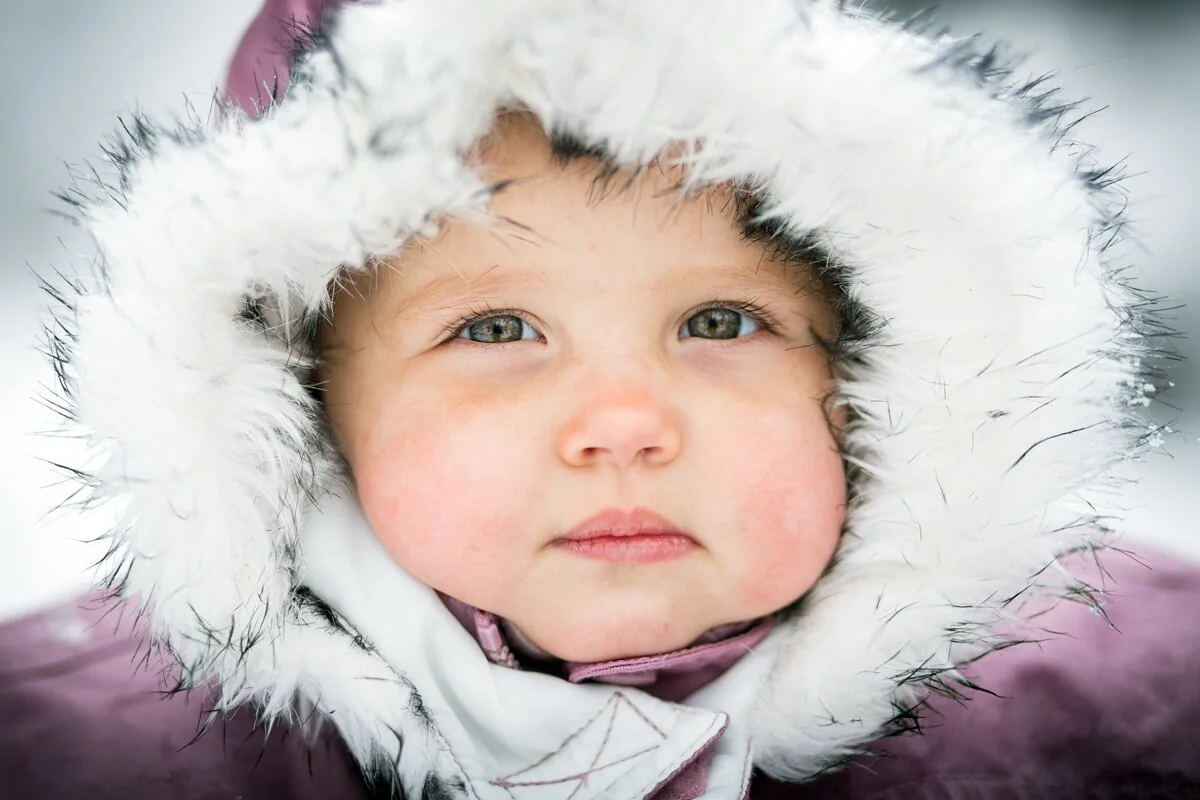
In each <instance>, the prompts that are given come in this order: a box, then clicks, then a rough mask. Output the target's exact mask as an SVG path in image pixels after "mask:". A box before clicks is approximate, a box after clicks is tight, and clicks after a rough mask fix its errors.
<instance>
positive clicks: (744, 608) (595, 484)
mask: <svg viewBox="0 0 1200 800" xmlns="http://www.w3.org/2000/svg"><path fill="white" fill-rule="evenodd" d="M559 154H564V155H563V157H562V158H559V157H558V156H559ZM568 160H569V163H561V162H563V161H568ZM482 163H483V165H484V166H485V168H486V171H485V174H486V177H487V179H488V180H489V181H493V182H495V183H496V184H497V185H498V186H501V187H503V188H502V189H501V190H500V191H499V192H498V193H497V194H496V196H495V197H494V199H493V200H492V202H491V204H490V208H491V211H492V212H493V214H495V215H496V216H497V217H498V218H499V219H501V220H503V224H502V225H499V226H481V225H474V224H469V223H465V222H459V221H451V222H447V223H446V224H444V225H443V226H442V229H441V230H440V231H439V233H438V235H437V236H436V237H435V238H433V239H431V240H427V241H420V242H416V243H414V244H413V246H411V247H410V248H408V249H406V251H405V252H404V253H402V254H401V255H400V256H398V257H397V258H395V259H392V260H390V261H389V262H388V263H387V265H386V266H382V267H381V268H378V269H376V270H375V271H373V272H371V273H370V274H369V275H366V276H362V277H359V278H358V279H356V280H354V281H353V282H351V283H349V284H348V285H346V286H344V287H343V288H342V290H341V291H340V292H339V293H338V295H337V298H336V299H335V301H334V306H333V323H332V325H331V326H329V327H328V328H327V329H326V330H325V332H324V336H323V338H322V346H321V351H322V352H323V353H324V354H325V357H326V359H325V366H324V368H323V370H322V376H321V377H322V381H323V385H322V389H323V391H322V396H323V402H324V406H325V408H326V409H327V411H328V413H329V418H330V420H331V421H332V423H333V426H334V429H335V431H336V436H337V441H338V444H339V446H340V448H341V452H342V453H343V454H344V455H345V457H346V460H347V461H348V463H349V465H350V468H351V470H352V472H353V476H354V483H355V486H356V488H357V494H358V498H359V500H360V501H361V503H362V506H363V509H364V511H365V514H366V517H367V519H368V520H369V521H370V524H371V529H372V530H373V531H374V532H375V534H376V535H377V536H379V537H380V539H381V540H382V542H383V544H384V546H385V547H386V548H387V550H388V552H389V553H390V554H391V556H392V557H393V558H395V559H396V561H397V562H398V563H399V564H401V565H402V566H403V567H404V568H405V569H406V570H407V571H408V572H409V573H411V574H412V575H413V576H414V577H416V578H418V579H419V580H421V581H422V582H423V583H426V584H428V585H430V586H432V587H434V588H436V589H438V590H439V591H441V592H444V593H445V594H447V595H449V596H451V597H453V598H456V599H458V600H461V601H464V602H466V603H468V604H470V605H471V606H474V607H476V608H479V609H485V610H487V611H489V612H492V613H494V614H496V615H498V616H499V617H501V618H503V619H504V620H506V621H508V622H509V623H511V624H512V625H513V626H514V628H515V629H516V630H518V631H520V633H521V634H523V635H524V636H525V637H527V638H528V640H529V642H530V643H531V644H533V645H534V646H536V647H538V648H540V649H542V650H544V651H545V652H547V653H549V654H552V655H553V656H555V657H557V658H561V659H565V660H569V661H577V662H595V661H602V660H607V659H613V658H618V657H629V656H643V655H651V654H655V653H663V652H668V651H672V650H676V649H679V648H682V647H684V646H685V645H688V644H690V643H692V642H694V641H696V640H697V639H699V638H700V637H701V636H702V635H703V634H705V633H706V632H708V631H710V630H712V629H714V628H718V627H720V626H725V625H728V624H730V623H743V622H747V621H751V620H758V619H762V618H765V617H767V616H769V615H770V614H773V613H774V612H776V611H778V610H780V609H782V608H784V607H786V606H788V605H790V604H792V603H793V602H794V601H795V600H796V599H797V598H799V597H801V596H802V595H803V594H804V593H805V592H806V591H807V590H808V589H809V587H811V586H812V585H813V583H814V582H815V581H816V580H817V578H818V577H819V576H820V575H821V573H822V571H823V570H824V569H825V567H826V565H827V564H828V563H829V560H830V558H831V557H832V555H833V551H834V548H835V547H836V545H837V542H838V537H839V534H840V532H841V526H842V520H843V517H844V505H845V476H844V470H843V465H842V459H841V455H840V453H839V452H838V448H837V445H836V442H835V432H834V430H833V429H832V428H831V425H830V420H829V419H828V418H827V415H826V405H825V400H826V398H827V397H828V395H829V394H830V392H831V390H832V388H833V382H832V375H831V369H830V361H829V358H828V353H827V349H826V347H825V343H826V342H830V341H832V340H833V339H834V338H835V333H836V331H835V323H834V319H833V314H832V309H831V307H830V304H829V302H827V300H826V298H825V296H824V295H823V293H822V291H821V284H820V282H819V279H818V277H817V276H816V274H815V273H814V269H813V266H812V265H809V264H804V263H795V262H789V261H784V260H781V259H780V258H778V257H777V251H778V248H777V247H774V248H773V247H771V242H762V241H755V240H754V239H753V238H752V234H750V235H748V232H747V231H746V229H745V227H744V226H745V223H746V220H745V219H739V218H738V214H739V209H740V208H741V207H742V206H744V205H745V204H744V203H742V202H739V198H738V197H737V196H736V195H735V192H734V191H733V190H732V189H731V188H729V187H726V186H721V187H715V188H711V189H708V190H705V191H704V192H700V193H696V194H694V196H691V197H688V198H681V196H680V192H679V190H678V188H677V184H679V183H681V182H682V181H683V178H684V175H683V173H682V171H681V169H680V168H679V167H671V166H665V165H655V166H651V167H649V168H648V169H646V170H645V171H644V172H642V173H641V174H639V175H638V176H636V177H635V176H632V175H629V174H627V173H620V172H617V173H608V172H604V171H603V170H605V169H606V165H605V164H604V163H602V162H600V161H597V160H596V159H594V158H592V157H589V156H579V155H577V154H576V153H574V152H571V151H570V150H564V149H563V148H561V147H560V148H559V149H558V151H557V152H556V150H555V149H554V147H553V146H552V145H551V143H550V141H549V139H548V137H547V135H546V134H545V133H544V132H543V129H542V127H541V126H540V125H539V124H538V122H537V120H535V119H533V118H532V117H531V116H530V115H528V114H527V113H507V114H505V115H503V116H502V117H501V118H500V121H499V123H498V125H497V128H496V130H495V132H494V133H492V134H491V135H490V136H489V137H488V139H487V140H486V142H485V144H484V146H483V148H482ZM598 172H599V175H598Z"/></svg>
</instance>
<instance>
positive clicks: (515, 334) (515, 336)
mask: <svg viewBox="0 0 1200 800" xmlns="http://www.w3.org/2000/svg"><path fill="white" fill-rule="evenodd" d="M521 325H522V321H521V318H520V317H518V316H516V315H514V314H498V315H496V316H494V317H487V318H486V319H481V320H479V321H478V322H474V323H472V324H471V325H470V326H469V327H468V328H467V333H468V335H469V337H470V339H471V340H472V341H475V342H485V343H487V344H504V343H506V342H516V341H520V339H521Z"/></svg>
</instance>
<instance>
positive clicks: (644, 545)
mask: <svg viewBox="0 0 1200 800" xmlns="http://www.w3.org/2000/svg"><path fill="white" fill-rule="evenodd" d="M554 544H555V545H556V546H558V547H560V548H561V549H563V550H567V551H569V552H572V553H575V554H577V555H581V556H586V557H588V558H596V559H600V560H603V561H638V562H647V561H663V560H666V559H669V558H678V557H679V556H682V555H685V554H686V553H688V552H690V551H691V550H693V549H695V547H696V541H695V540H694V539H693V538H692V537H691V536H689V535H688V534H687V533H686V532H685V531H683V530H680V529H679V528H677V527H676V526H675V525H673V524H671V521H670V520H668V519H666V518H665V517H663V516H661V515H659V514H656V513H654V512H653V511H651V510H649V509H645V508H635V509H633V510H632V511H621V510H620V509H615V508H610V509H606V510H604V511H601V512H600V513H599V514H596V515H594V516H592V517H589V518H588V519H586V520H584V521H583V522H581V523H580V524H579V525H576V526H575V527H574V528H572V529H571V530H570V531H568V532H567V534H566V535H565V536H563V537H562V538H560V539H557V540H555V542H554Z"/></svg>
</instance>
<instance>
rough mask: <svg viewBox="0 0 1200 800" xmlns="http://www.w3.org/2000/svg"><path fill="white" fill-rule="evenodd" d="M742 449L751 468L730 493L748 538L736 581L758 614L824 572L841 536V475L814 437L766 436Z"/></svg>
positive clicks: (835, 459) (806, 433) (822, 441)
mask: <svg viewBox="0 0 1200 800" xmlns="http://www.w3.org/2000/svg"><path fill="white" fill-rule="evenodd" d="M822 424H823V423H822ZM746 444H747V448H746V452H747V453H752V454H753V456H752V458H751V460H752V461H753V465H752V466H751V465H750V464H746V469H745V470H744V471H743V472H741V473H740V474H741V475H742V476H743V477H742V478H741V479H740V480H739V485H738V487H736V489H735V491H737V492H738V497H739V500H740V503H739V504H740V509H739V511H738V518H739V519H741V520H743V521H744V526H743V530H744V531H746V532H747V537H748V538H747V539H746V540H744V541H743V542H742V545H743V552H742V553H741V554H740V558H739V561H738V563H739V564H740V566H741V569H743V570H745V574H744V575H743V576H742V579H741V581H740V583H741V585H742V587H743V589H744V591H745V593H746V594H745V597H746V600H747V602H748V603H750V604H751V605H753V606H755V607H757V608H759V609H761V610H762V611H763V612H764V613H765V612H766V611H771V610H775V609H777V608H780V607H782V606H784V605H787V604H789V603H790V602H792V601H793V600H795V599H797V598H798V597H800V596H801V595H802V594H804V593H805V592H806V591H807V590H808V589H809V588H810V587H811V585H812V583H813V582H815V580H816V579H817V578H818V577H819V576H820V574H821V572H823V571H824V569H825V567H826V565H827V564H828V562H829V559H830V557H831V556H832V553H833V551H834V549H835V548H836V546H837V542H838V539H839V537H840V534H841V527H842V518H843V514H844V511H843V509H844V505H845V477H844V472H843V467H842V462H841V458H840V456H839V455H838V454H837V453H836V452H834V451H833V450H832V449H831V447H832V443H831V442H828V443H827V439H826V437H825V436H823V435H822V434H821V433H820V432H817V433H814V432H813V431H812V430H811V429H810V430H800V431H795V432H793V434H792V435H790V436H781V435H779V433H778V431H766V432H764V433H763V434H761V435H759V436H756V437H755V440H754V441H753V442H747V443H746Z"/></svg>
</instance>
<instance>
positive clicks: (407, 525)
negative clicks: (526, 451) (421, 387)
mask: <svg viewBox="0 0 1200 800" xmlns="http://www.w3.org/2000/svg"><path fill="white" fill-rule="evenodd" d="M439 416H441V415H439ZM442 419H445V417H442ZM507 430H510V429H509V428H506V427H505V426H498V425H496V424H495V423H494V422H492V421H490V420H488V419H487V418H486V415H484V416H480V415H459V416H457V417H456V418H455V419H454V420H453V422H448V421H446V422H443V421H441V420H439V419H436V418H434V417H432V416H426V417H418V416H415V415H414V416H412V417H409V418H407V419H406V420H405V422H404V425H403V428H402V429H399V428H397V429H395V430H382V429H381V430H377V432H376V433H374V434H373V435H372V436H371V437H370V438H371V441H370V443H369V445H368V446H367V447H365V448H364V450H363V452H362V453H361V456H360V458H359V460H358V461H357V463H355V464H354V471H355V476H356V482H357V486H358V494H359V497H360V499H361V501H362V504H363V508H364V510H365V512H366V514H367V518H368V519H369V520H370V522H371V525H372V528H373V529H374V530H375V532H376V535H377V536H378V537H379V539H380V541H381V542H382V543H383V544H384V546H385V547H386V548H387V549H388V551H389V552H390V553H391V554H392V556H393V558H395V559H396V561H397V562H398V563H399V564H400V565H401V566H403V567H404V568H405V569H407V570H408V571H409V572H411V573H412V574H413V575H414V576H415V577H417V578H418V579H419V580H421V581H422V582H424V583H427V584H429V585H431V586H433V587H435V588H437V589H440V590H442V591H445V592H448V593H450V594H453V595H455V596H458V597H461V598H462V599H464V600H467V601H468V602H471V601H474V602H476V604H482V603H481V602H480V601H481V598H480V596H479V595H478V594H475V593H477V592H481V593H484V594H485V595H486V593H488V592H490V591H493V590H494V587H492V586H491V584H492V582H493V581H496V582H498V581H502V579H503V575H504V574H505V571H504V570H502V569H501V565H502V562H503V554H504V552H505V550H506V549H508V550H509V551H511V549H512V544H513V543H512V542H511V541H508V539H509V538H511V535H512V531H514V530H517V529H518V522H517V519H518V514H519V511H520V509H521V503H522V502H524V501H522V500H521V499H520V498H522V497H523V496H524V495H525V492H524V491H523V489H522V485H521V481H520V476H521V474H522V473H523V471H527V470H526V469H525V467H524V466H523V465H519V464H514V463H513V455H512V449H513V448H512V447H511V441H509V445H508V446H507V447H506V446H505V442H504V441H502V440H501V439H502V437H500V436H498V434H497V432H498V431H507ZM472 582H474V585H472ZM464 593H465V594H466V596H464ZM483 599H485V600H486V597H485V598H483Z"/></svg>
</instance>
